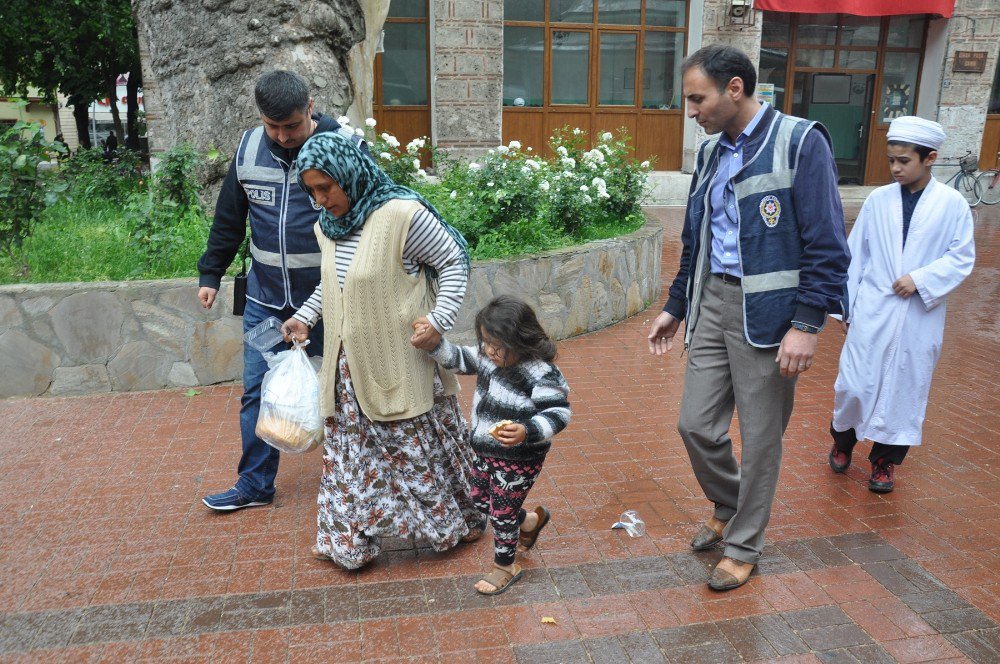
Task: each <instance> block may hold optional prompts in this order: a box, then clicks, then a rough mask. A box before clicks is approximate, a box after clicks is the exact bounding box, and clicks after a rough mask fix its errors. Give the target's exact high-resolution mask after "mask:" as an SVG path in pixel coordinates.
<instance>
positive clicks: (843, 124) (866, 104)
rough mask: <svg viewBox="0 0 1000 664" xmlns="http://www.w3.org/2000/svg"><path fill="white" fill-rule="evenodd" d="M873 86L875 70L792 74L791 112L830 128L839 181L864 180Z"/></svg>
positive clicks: (846, 182) (845, 182) (842, 182)
mask: <svg viewBox="0 0 1000 664" xmlns="http://www.w3.org/2000/svg"><path fill="white" fill-rule="evenodd" d="M874 90H875V74H839V73H805V72H799V73H797V74H796V75H795V100H796V101H795V103H794V104H793V105H792V115H797V116H799V117H801V118H809V119H810V120H817V121H819V122H822V123H823V126H825V127H826V128H827V130H828V131H829V132H830V137H831V138H832V139H833V154H834V157H835V158H836V161H837V171H838V173H839V174H840V182H841V184H861V183H862V182H863V181H864V177H865V157H866V155H867V152H868V128H869V126H870V124H871V123H870V122H869V120H870V118H871V114H872V99H873V97H874Z"/></svg>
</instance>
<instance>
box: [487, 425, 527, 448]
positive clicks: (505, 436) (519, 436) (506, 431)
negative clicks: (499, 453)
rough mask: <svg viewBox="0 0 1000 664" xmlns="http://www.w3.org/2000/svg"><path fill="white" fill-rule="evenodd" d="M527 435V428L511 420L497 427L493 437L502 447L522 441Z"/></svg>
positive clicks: (518, 443)
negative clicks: (509, 422)
mask: <svg viewBox="0 0 1000 664" xmlns="http://www.w3.org/2000/svg"><path fill="white" fill-rule="evenodd" d="M527 435H528V430H527V429H525V428H524V425H523V424H518V423H517V422H512V423H511V424H505V425H503V426H502V427H500V428H499V429H497V432H496V433H495V434H494V435H493V437H494V438H496V439H497V441H499V443H500V444H501V445H503V446H504V447H513V446H514V445H520V444H521V443H523V442H524V439H525V438H526V437H527Z"/></svg>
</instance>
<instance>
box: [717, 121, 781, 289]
mask: <svg viewBox="0 0 1000 664" xmlns="http://www.w3.org/2000/svg"><path fill="white" fill-rule="evenodd" d="M765 110H767V104H766V103H764V104H761V106H760V110H758V111H757V115H755V116H753V120H751V121H750V124H748V125H747V126H746V128H745V129H744V130H743V131H742V132H740V135H739V136H737V137H736V144H735V145H734V144H733V142H732V141H731V140H729V134H727V133H725V132H722V136H721V137H719V148H720V149H719V166H718V168H717V169H716V171H715V179H713V180H712V188H711V191H710V192H709V203H710V205H711V206H712V260H711V264H712V272H714V273H715V274H728V275H731V276H734V277H742V276H743V268H742V267H741V266H740V252H739V239H740V216H739V210H737V208H736V194H735V191H734V189H733V183H732V182H730V179H731V178H732V177H733V176H734V175H736V173H738V172H739V170H740V169H741V168H743V146H744V145H745V144H746V140H747V138H748V137H749V136H750V134H752V133H753V130H754V129H756V128H757V125H758V124H759V123H760V119H761V118H762V117H764V111H765Z"/></svg>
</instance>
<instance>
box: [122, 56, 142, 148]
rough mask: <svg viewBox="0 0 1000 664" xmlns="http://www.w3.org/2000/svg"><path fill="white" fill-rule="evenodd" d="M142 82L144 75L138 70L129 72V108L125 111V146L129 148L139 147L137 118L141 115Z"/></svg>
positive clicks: (127, 88)
mask: <svg viewBox="0 0 1000 664" xmlns="http://www.w3.org/2000/svg"><path fill="white" fill-rule="evenodd" d="M141 83H142V76H141V75H140V74H139V72H137V71H132V72H129V75H128V86H127V87H126V90H127V92H126V94H127V95H128V102H127V110H126V111H125V130H126V133H125V147H127V148H128V149H129V150H138V149H139V130H138V128H137V127H136V120H137V119H138V117H139V85H140V84H141Z"/></svg>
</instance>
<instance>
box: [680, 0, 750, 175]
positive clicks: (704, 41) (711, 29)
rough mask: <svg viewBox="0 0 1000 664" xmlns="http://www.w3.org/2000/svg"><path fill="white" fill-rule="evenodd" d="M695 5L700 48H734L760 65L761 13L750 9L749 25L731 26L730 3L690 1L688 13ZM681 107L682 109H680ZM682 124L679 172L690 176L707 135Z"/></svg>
mask: <svg viewBox="0 0 1000 664" xmlns="http://www.w3.org/2000/svg"><path fill="white" fill-rule="evenodd" d="M698 4H701V5H702V7H701V9H702V14H701V20H702V33H701V46H711V45H712V44H725V45H727V46H734V47H736V48H738V49H740V50H741V51H743V52H744V53H746V54H747V55H748V56H750V60H751V62H753V64H754V67H756V66H757V65H758V64H759V63H760V38H761V31H762V28H763V25H764V12H761V11H756V10H754V11H753V17H754V22H753V23H752V24H750V25H733V24H732V22H731V21H730V19H729V8H730V6H731V4H732V3H731V1H730V0H703V2H702V3H697V2H692V3H691V11H692V12H694V11H697V10H698ZM701 46H699V48H700V47H701ZM695 50H697V49H694V48H692V49H691V50H689V51H688V54H690V53H693V52H694V51H695ZM682 108H684V107H683V106H682ZM684 122H685V132H684V156H683V158H682V161H681V170H683V171H684V172H685V173H693V172H694V164H695V159H696V158H697V156H698V147H699V146H700V145H701V144H702V143H703V142H705V139H706V138H708V136H707V135H706V134H705V130H704V129H702V128H701V127H700V126H699V125H698V124H697V123H695V122H694V120H692V119H691V118H687V117H685V120H684Z"/></svg>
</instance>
